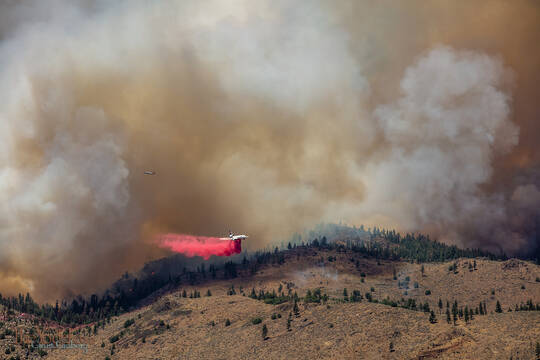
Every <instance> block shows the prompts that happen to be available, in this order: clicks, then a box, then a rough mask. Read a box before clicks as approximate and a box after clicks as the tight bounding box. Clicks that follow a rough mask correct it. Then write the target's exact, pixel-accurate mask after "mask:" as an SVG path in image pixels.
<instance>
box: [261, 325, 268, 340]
mask: <svg viewBox="0 0 540 360" xmlns="http://www.w3.org/2000/svg"><path fill="white" fill-rule="evenodd" d="M267 337H268V328H267V327H266V324H264V325H263V327H262V338H263V340H266V338H267Z"/></svg>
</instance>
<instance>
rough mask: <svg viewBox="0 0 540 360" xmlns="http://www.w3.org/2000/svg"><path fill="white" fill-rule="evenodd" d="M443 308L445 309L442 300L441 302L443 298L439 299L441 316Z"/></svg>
mask: <svg viewBox="0 0 540 360" xmlns="http://www.w3.org/2000/svg"><path fill="white" fill-rule="evenodd" d="M442 307H443V304H442V300H441V298H439V314H440V313H441V311H442Z"/></svg>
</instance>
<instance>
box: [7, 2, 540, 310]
mask: <svg viewBox="0 0 540 360" xmlns="http://www.w3.org/2000/svg"><path fill="white" fill-rule="evenodd" d="M479 7H480V8H479ZM515 19H520V21H517V22H516V21H515ZM538 33H540V7H539V5H538V3H537V2H535V1H533V0H531V1H527V0H523V1H515V2H506V1H499V0H492V1H485V2H483V3H482V4H477V3H475V4H472V3H471V4H469V3H467V2H459V3H458V2H433V3H429V4H426V3H425V2H424V1H421V0H418V1H408V2H403V3H399V4H397V3H396V2H394V1H387V0H383V1H378V2H370V1H346V0H344V1H337V2H322V1H308V2H291V1H266V0H261V1H246V0H235V1H226V2H223V1H207V2H201V1H191V0H185V1H180V0H165V1H160V2H149V1H142V0H140V1H117V2H114V3H112V2H109V1H85V0H81V1H75V2H73V1H65V0H54V1H48V2H46V3H45V2H40V1H30V0H25V1H7V2H3V3H2V4H0V69H1V70H0V200H1V201H0V204H1V206H0V224H1V226H0V292H2V293H8V294H11V293H15V292H18V291H31V292H32V293H33V294H34V295H35V296H36V297H37V298H38V299H39V300H54V299H55V298H57V297H61V296H69V295H73V294H77V293H81V292H82V293H89V292H92V291H99V290H100V289H103V288H104V287H105V286H107V285H108V284H109V283H110V282H111V280H112V279H114V278H116V277H117V276H118V275H119V274H121V273H122V272H124V271H126V270H133V269H137V268H138V267H140V266H141V265H142V264H143V263H144V262H145V261H148V260H151V259H155V258H156V257H159V256H163V255H165V254H166V253H167V250H165V249H163V248H162V247H160V246H156V244H155V241H154V239H155V236H156V235H157V234H162V233H189V234H215V235H218V236H219V234H224V232H225V229H234V230H237V231H241V232H242V233H247V234H249V235H250V238H249V239H250V240H249V241H247V242H245V243H244V245H245V247H247V248H249V249H252V250H254V249H257V248H260V247H262V246H266V245H268V244H271V243H272V242H279V241H282V240H285V239H286V238H287V237H288V236H289V235H290V234H291V233H292V232H293V231H301V230H303V229H306V228H309V227H311V226H313V225H315V224H317V223H319V222H322V221H344V222H346V223H349V224H365V225H368V226H373V225H377V226H387V227H393V228H397V230H400V231H424V232H427V233H429V234H431V235H433V236H436V237H437V238H439V239H440V240H442V241H446V242H448V243H455V244H460V245H462V246H479V247H482V248H484V249H487V250H491V251H505V252H507V253H509V254H520V255H528V254H531V253H532V252H534V251H535V249H536V248H537V246H538V243H537V241H538V240H537V233H538V223H539V216H540V214H539V211H538V209H539V206H538V205H539V204H540V191H539V189H538V186H539V183H540V181H539V179H540V176H539V175H540V171H539V168H538V165H539V164H540V154H539V152H538V149H537V145H536V143H537V139H536V137H537V136H536V134H538V125H537V121H536V120H537V119H538V117H539V116H540V113H539V109H538V107H537V105H536V97H537V90H536V86H537V84H538V83H539V82H540V78H539V76H540V75H539V72H538V64H539V63H540V52H539V51H538V48H537V45H536V43H537V39H536V35H535V34H538ZM145 170H153V171H155V172H156V175H155V176H144V175H143V173H144V171H145ZM167 241H169V242H167V244H169V245H167V246H165V247H166V248H168V249H171V248H173V250H174V247H175V246H176V245H175V244H178V243H177V241H176V239H169V240H167ZM163 244H164V243H162V245H163ZM182 251H184V250H182ZM186 251H187V250H186ZM190 251H191V250H190ZM193 254H198V255H202V256H205V255H204V254H202V253H200V252H198V250H197V251H193ZM104 264H106V266H104Z"/></svg>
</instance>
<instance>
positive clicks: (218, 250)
mask: <svg viewBox="0 0 540 360" xmlns="http://www.w3.org/2000/svg"><path fill="white" fill-rule="evenodd" d="M158 244H159V246H160V247H162V248H167V249H170V250H172V251H174V252H177V253H180V254H184V255H186V256H189V257H192V256H202V257H203V258H204V259H205V260H208V259H209V258H210V256H212V255H215V256H231V255H233V254H240V253H241V252H242V239H238V240H229V239H223V240H222V239H221V238H218V237H207V236H194V235H184V234H171V233H169V234H163V235H160V236H159V239H158Z"/></svg>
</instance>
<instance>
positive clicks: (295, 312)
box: [293, 298, 300, 317]
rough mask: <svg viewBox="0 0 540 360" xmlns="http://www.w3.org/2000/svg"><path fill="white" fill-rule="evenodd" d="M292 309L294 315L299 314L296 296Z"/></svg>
mask: <svg viewBox="0 0 540 360" xmlns="http://www.w3.org/2000/svg"><path fill="white" fill-rule="evenodd" d="M293 311H294V315H295V316H296V317H298V316H300V309H299V308H298V301H297V300H296V298H295V299H294V306H293Z"/></svg>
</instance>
